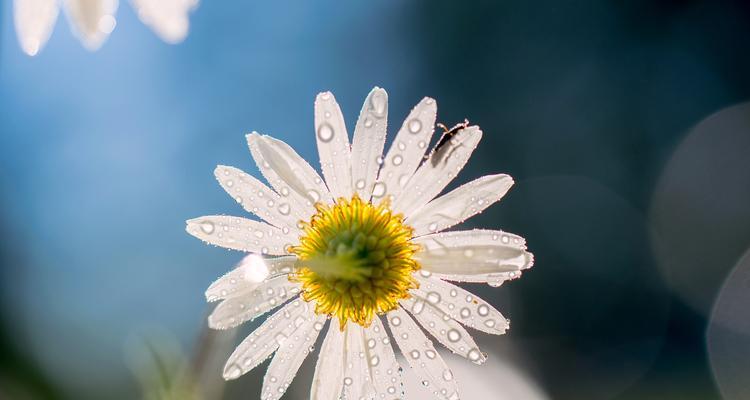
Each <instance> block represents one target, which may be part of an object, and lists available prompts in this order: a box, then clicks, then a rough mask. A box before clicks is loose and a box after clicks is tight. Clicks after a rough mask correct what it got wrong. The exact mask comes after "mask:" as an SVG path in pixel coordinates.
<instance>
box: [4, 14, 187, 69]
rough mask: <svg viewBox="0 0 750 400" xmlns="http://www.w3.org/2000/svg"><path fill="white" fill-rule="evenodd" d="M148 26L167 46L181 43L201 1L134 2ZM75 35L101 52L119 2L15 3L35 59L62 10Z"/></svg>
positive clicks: (24, 44) (19, 29) (25, 46)
mask: <svg viewBox="0 0 750 400" xmlns="http://www.w3.org/2000/svg"><path fill="white" fill-rule="evenodd" d="M132 4H133V8H134V9H135V11H136V13H137V14H138V17H139V18H140V19H141V21H143V23H144V24H146V25H148V26H149V27H151V29H153V30H154V32H156V34H157V35H158V36H159V37H161V38H162V40H164V41H165V42H167V43H177V42H181V41H182V40H183V39H185V37H186V36H187V32H188V26H189V21H188V14H189V13H190V11H191V10H192V9H193V8H195V7H196V6H197V4H198V0H132ZM61 6H62V8H63V9H64V10H65V13H66V14H67V15H68V20H69V21H70V25H71V29H72V30H73V33H74V34H75V35H76V36H77V37H78V38H79V40H80V41H81V43H82V44H83V46H84V47H85V48H87V49H88V50H91V51H94V50H97V49H99V47H101V45H102V44H103V43H104V41H105V40H106V39H107V37H109V34H110V33H112V31H113V30H114V29H115V25H117V21H116V20H115V13H116V12H117V6H118V0H14V1H13V19H14V21H15V25H16V34H17V35H18V42H19V44H20V45H21V49H22V50H23V51H24V53H26V54H28V55H30V56H34V55H36V54H37V53H39V51H40V50H41V49H42V47H44V44H45V43H47V40H48V39H49V37H50V35H51V34H52V29H53V28H54V27H55V22H56V21H57V16H58V14H59V11H60V7H61Z"/></svg>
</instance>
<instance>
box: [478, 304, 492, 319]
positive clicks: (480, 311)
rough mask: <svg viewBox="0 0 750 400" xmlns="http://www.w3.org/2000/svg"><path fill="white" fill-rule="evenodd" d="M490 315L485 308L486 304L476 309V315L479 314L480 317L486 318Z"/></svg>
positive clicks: (488, 309)
mask: <svg viewBox="0 0 750 400" xmlns="http://www.w3.org/2000/svg"><path fill="white" fill-rule="evenodd" d="M489 313H490V308H489V307H487V305H486V304H481V305H480V306H479V307H477V314H479V315H480V316H482V317H486V316H487V315H489Z"/></svg>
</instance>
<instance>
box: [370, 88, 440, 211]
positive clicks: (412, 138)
mask: <svg viewBox="0 0 750 400" xmlns="http://www.w3.org/2000/svg"><path fill="white" fill-rule="evenodd" d="M436 115H437V103H435V100H433V99H431V98H429V97H425V98H424V99H422V101H420V102H419V104H417V105H416V106H414V109H412V110H411V112H410V113H409V116H408V117H406V119H405V120H404V123H403V125H401V129H399V131H398V134H397V135H396V138H395V139H394V141H393V144H391V148H390V149H389V150H388V154H386V156H385V158H384V159H383V168H382V169H381V170H380V174H379V175H378V182H379V183H378V185H382V186H380V187H379V190H378V191H376V193H375V194H373V196H374V197H378V198H381V197H384V196H385V195H388V196H389V197H392V198H394V199H395V198H397V197H398V196H399V195H400V194H401V191H402V190H403V189H404V187H405V186H406V184H407V183H408V182H409V179H411V177H412V175H414V171H416V170H417V167H419V164H420V163H421V162H422V160H423V158H424V154H425V151H427V146H428V145H429V144H430V138H432V133H433V131H434V130H435V118H436ZM376 194H377V195H378V196H375V195H376Z"/></svg>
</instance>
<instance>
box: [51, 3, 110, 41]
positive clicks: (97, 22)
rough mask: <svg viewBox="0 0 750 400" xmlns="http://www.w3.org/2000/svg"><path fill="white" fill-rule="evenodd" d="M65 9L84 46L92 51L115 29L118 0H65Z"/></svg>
mask: <svg viewBox="0 0 750 400" xmlns="http://www.w3.org/2000/svg"><path fill="white" fill-rule="evenodd" d="M64 4H65V11H66V14H67V15H68V20H69V21H70V25H71V27H72V28H73V33H74V34H75V35H76V36H78V39H79V40H80V41H81V43H82V44H83V46H84V47H85V48H86V49H88V50H91V51H94V50H97V49H99V47H101V45H102V43H104V41H105V40H106V39H107V37H109V34H110V33H112V30H114V29H115V25H116V24H117V22H116V21H115V13H116V12H117V4H118V1H117V0H65V3H64Z"/></svg>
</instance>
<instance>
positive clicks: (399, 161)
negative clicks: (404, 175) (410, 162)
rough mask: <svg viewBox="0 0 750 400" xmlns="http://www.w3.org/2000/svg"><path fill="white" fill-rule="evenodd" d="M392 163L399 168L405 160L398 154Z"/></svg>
mask: <svg viewBox="0 0 750 400" xmlns="http://www.w3.org/2000/svg"><path fill="white" fill-rule="evenodd" d="M391 162H392V163H393V165H395V166H399V165H401V163H402V162H404V158H403V157H401V156H400V155H398V154H396V155H395V156H394V157H393V159H392V160H391Z"/></svg>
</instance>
